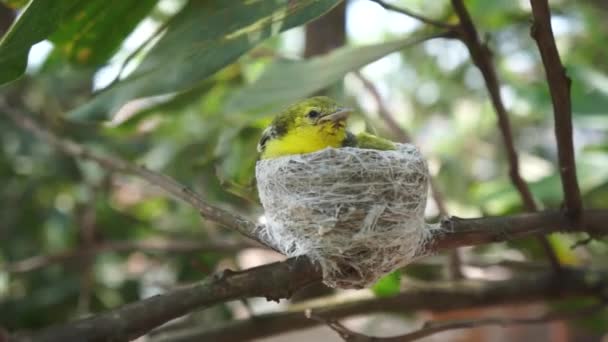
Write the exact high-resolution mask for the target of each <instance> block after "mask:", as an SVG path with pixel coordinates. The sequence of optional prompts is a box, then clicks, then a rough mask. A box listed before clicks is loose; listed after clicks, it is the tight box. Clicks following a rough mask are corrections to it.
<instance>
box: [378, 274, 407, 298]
mask: <svg viewBox="0 0 608 342" xmlns="http://www.w3.org/2000/svg"><path fill="white" fill-rule="evenodd" d="M400 290H401V271H395V272H392V273H389V274H387V275H385V276H384V277H382V278H380V280H378V281H377V282H376V283H375V284H374V286H372V291H373V292H374V294H375V295H376V296H378V297H390V296H394V295H396V294H397V293H399V291H400Z"/></svg>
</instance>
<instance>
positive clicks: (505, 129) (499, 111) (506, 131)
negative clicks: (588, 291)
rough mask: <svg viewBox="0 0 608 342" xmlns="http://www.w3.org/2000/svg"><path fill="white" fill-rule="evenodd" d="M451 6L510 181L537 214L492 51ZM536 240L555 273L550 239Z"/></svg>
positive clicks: (455, 1) (457, 3) (457, 5)
mask: <svg viewBox="0 0 608 342" xmlns="http://www.w3.org/2000/svg"><path fill="white" fill-rule="evenodd" d="M452 7H454V11H455V12H456V14H457V15H458V18H459V19H460V33H461V36H460V38H461V39H462V41H463V42H464V44H465V45H466V46H467V48H468V50H469V54H470V55H471V58H472V59H473V62H474V63H475V65H476V66H477V68H478V69H479V71H480V72H481V74H482V76H483V79H484V81H485V84H486V88H487V89H488V93H489V94H490V99H491V101H492V105H493V106H494V109H495V111H496V115H497V117H498V126H499V128H500V132H501V134H502V138H503V142H504V146H505V150H506V153H507V159H508V161H509V176H510V178H511V182H512V183H513V185H514V186H515V188H516V189H517V192H518V193H519V196H520V198H521V200H522V202H523V204H524V208H526V210H527V211H529V212H533V211H537V210H538V207H537V206H536V202H535V201H534V197H533V196H532V192H531V191H530V188H529V187H528V184H526V182H525V181H524V180H523V178H522V177H521V175H520V174H519V157H518V156H517V152H516V151H515V143H514V142H513V133H512V130H511V122H510V120H509V115H508V113H507V110H506V109H505V106H504V103H503V101H502V97H501V95H500V85H499V81H498V76H497V74H496V69H495V68H494V64H493V63H492V52H491V51H490V48H489V47H488V46H487V45H486V44H482V43H481V41H480V40H479V35H478V33H477V29H476V28H475V25H474V24H473V21H472V20H471V16H470V15H469V12H468V10H467V9H466V7H465V5H464V3H463V1H462V0H452ZM538 241H539V242H540V244H541V246H542V248H543V249H544V251H545V254H546V255H547V257H548V258H549V261H551V265H552V266H553V268H554V269H555V270H556V271H559V269H560V263H559V259H558V258H557V255H556V254H555V251H554V250H553V248H552V247H551V244H550V243H549V240H548V239H547V238H546V237H544V236H539V237H538Z"/></svg>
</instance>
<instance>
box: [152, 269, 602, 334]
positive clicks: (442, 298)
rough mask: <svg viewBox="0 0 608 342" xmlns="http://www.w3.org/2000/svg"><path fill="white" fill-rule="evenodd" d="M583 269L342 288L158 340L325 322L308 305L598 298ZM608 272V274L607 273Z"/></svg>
mask: <svg viewBox="0 0 608 342" xmlns="http://www.w3.org/2000/svg"><path fill="white" fill-rule="evenodd" d="M590 274H592V273H587V272H585V271H582V270H575V269H565V272H564V278H563V279H564V280H563V281H560V282H558V281H556V277H555V274H554V273H553V272H550V271H548V270H547V269H538V270H537V271H535V272H530V273H528V274H525V275H518V276H515V277H514V278H511V279H507V280H500V281H482V280H461V281H456V282H450V283H438V282H420V283H418V282H411V281H409V282H408V284H409V285H408V286H407V287H406V288H404V289H403V290H402V292H401V293H399V294H397V295H395V296H392V297H376V296H374V295H372V294H371V293H369V292H366V291H361V292H358V293H356V294H337V295H332V296H326V297H322V298H316V299H312V300H309V301H306V302H301V303H297V304H294V305H291V306H290V307H289V308H288V309H287V311H284V312H273V313H266V314H260V315H258V316H256V317H255V318H251V319H243V320H236V321H230V322H226V323H224V324H222V325H219V326H213V327H209V326H202V325H201V324H198V323H196V322H191V323H190V324H189V325H188V326H185V327H184V326H180V327H179V328H178V329H169V328H167V329H164V330H163V331H160V330H159V331H158V332H153V333H152V334H151V340H152V341H154V342H161V341H174V342H194V341H223V342H236V341H249V340H254V339H260V338H264V337H269V336H273V335H279V334H282V333H286V332H289V331H295V330H299V329H305V328H309V327H312V326H316V325H318V324H319V322H318V321H315V320H307V319H303V318H304V315H305V313H306V311H307V310H311V311H312V312H313V313H314V314H315V316H318V317H322V318H332V319H334V320H337V319H343V318H347V317H351V316H356V315H363V314H370V313H399V314H402V313H411V312H416V311H419V310H430V311H433V312H447V311H453V310H463V309H476V308H486V307H492V306H496V305H502V304H507V303H508V304H510V305H517V304H524V305H526V304H530V303H533V302H534V303H536V302H541V301H545V300H563V299H568V298H595V297H594V296H596V295H598V294H599V293H600V292H601V291H602V289H604V288H605V286H608V284H607V283H606V282H608V278H601V276H600V278H601V279H602V280H598V282H597V283H595V284H589V283H586V282H585V275H590ZM604 275H605V276H606V277H608V274H604Z"/></svg>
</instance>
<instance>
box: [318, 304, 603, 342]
mask: <svg viewBox="0 0 608 342" xmlns="http://www.w3.org/2000/svg"><path fill="white" fill-rule="evenodd" d="M604 306H605V304H604V303H601V304H596V305H591V306H589V307H585V308H583V309H580V310H574V311H567V312H559V311H553V312H547V313H545V314H542V315H540V316H537V317H531V318H513V317H490V318H479V319H466V320H453V321H437V322H427V323H425V324H424V325H423V326H422V328H420V329H419V330H416V331H413V332H411V333H407V334H403V335H399V336H392V337H372V336H367V335H364V334H361V333H357V332H354V331H352V330H350V329H348V328H347V327H345V326H344V325H342V324H341V323H340V322H338V321H336V320H331V319H324V318H322V317H318V316H314V315H312V314H310V313H309V315H310V318H313V319H317V320H321V321H323V322H325V323H326V324H327V325H328V326H329V327H330V328H331V329H332V330H334V331H335V332H337V333H338V334H339V335H340V336H341V337H342V339H344V341H347V342H372V341H377V342H411V341H416V340H419V339H421V338H424V337H428V336H431V335H434V334H437V333H440V332H444V331H448V330H455V329H467V328H475V327H481V326H486V325H500V326H507V325H529V324H541V323H547V322H551V321H562V320H570V319H576V318H581V317H584V315H590V314H594V313H597V312H599V311H601V310H602V309H603V308H604Z"/></svg>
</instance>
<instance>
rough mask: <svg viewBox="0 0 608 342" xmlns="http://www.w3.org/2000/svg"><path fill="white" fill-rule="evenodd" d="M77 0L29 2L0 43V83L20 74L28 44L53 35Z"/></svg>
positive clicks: (24, 63) (23, 70)
mask: <svg viewBox="0 0 608 342" xmlns="http://www.w3.org/2000/svg"><path fill="white" fill-rule="evenodd" d="M77 2H78V0H56V1H48V0H33V1H32V2H30V4H29V5H28V6H27V8H26V9H25V10H24V12H23V14H22V15H21V16H20V17H19V18H18V19H17V21H15V22H14V23H13V25H12V26H11V28H10V30H9V31H8V33H7V34H6V35H5V36H4V37H3V38H2V40H1V41H0V84H4V83H7V82H10V81H13V80H15V79H16V78H18V77H19V76H21V75H23V73H24V72H25V68H26V66H27V55H28V53H29V51H30V48H31V47H32V45H34V44H36V43H38V42H40V41H42V40H44V39H45V38H46V37H48V36H49V35H50V34H51V33H53V32H54V31H55V30H56V29H57V26H58V25H59V23H60V22H61V20H62V17H63V15H64V13H65V11H66V9H67V8H69V7H71V6H72V5H73V4H75V3H77Z"/></svg>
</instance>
